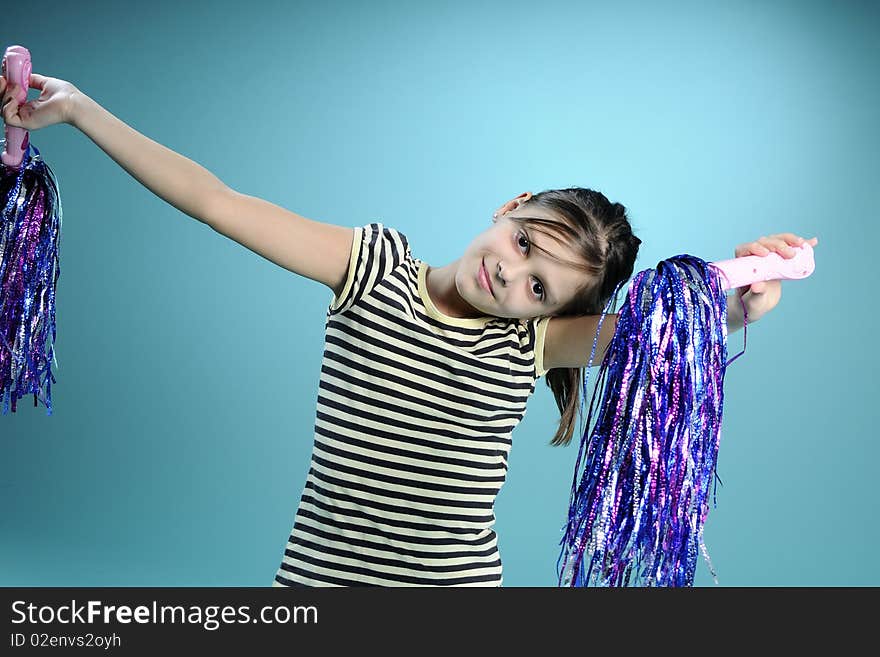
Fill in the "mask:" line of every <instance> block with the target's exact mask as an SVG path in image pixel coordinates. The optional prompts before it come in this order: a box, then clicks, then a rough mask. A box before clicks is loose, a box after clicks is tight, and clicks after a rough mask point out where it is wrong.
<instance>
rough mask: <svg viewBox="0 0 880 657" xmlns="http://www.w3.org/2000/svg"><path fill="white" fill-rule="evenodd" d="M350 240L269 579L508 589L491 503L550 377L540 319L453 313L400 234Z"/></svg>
mask: <svg viewBox="0 0 880 657" xmlns="http://www.w3.org/2000/svg"><path fill="white" fill-rule="evenodd" d="M353 230H354V231H355V239H354V242H353V244H352V252H351V260H350V265H349V271H348V277H347V280H346V284H345V287H344V289H343V291H342V293H341V294H340V295H339V297H338V298H335V297H334V298H333V299H332V300H331V304H330V306H329V308H328V311H327V322H326V327H325V347H324V357H323V361H322V365H321V374H320V383H319V391H318V402H317V410H316V416H315V426H314V445H313V450H312V461H311V467H310V469H309V472H308V475H307V478H306V483H305V486H304V489H303V493H302V498H301V501H300V505H299V509H298V510H297V514H296V519H295V522H294V526H293V530H292V532H291V534H290V538H289V540H288V543H287V546H286V549H285V554H284V557H283V559H282V563H281V566H280V567H279V569H278V571H277V573H276V575H275V582H274V584H275V585H277V586H284V585H288V586H292V585H308V586H352V585H375V586H424V585H428V586H431V585H433V586H439V585H462V586H499V585H501V582H502V570H501V560H500V556H499V552H498V546H497V537H496V535H495V532H494V530H493V529H492V527H493V525H494V523H495V515H494V511H493V506H494V502H495V497H496V496H497V494H498V491H499V490H500V488H501V486H502V485H503V483H504V480H505V476H506V474H507V457H508V453H509V450H510V447H511V432H512V431H513V429H514V427H516V425H517V424H518V423H519V422H520V420H521V419H522V418H523V416H524V414H525V408H526V401H527V399H528V397H529V396H530V395H531V394H532V393H533V392H534V389H535V380H536V378H537V376H538V375H539V374H544V372H543V371H541V354H542V352H543V339H544V332H545V330H546V322H545V321H544V320H541V321H540V322H538V321H535V320H529V321H525V320H522V321H520V320H513V319H504V318H497V317H483V318H476V319H461V318H454V317H449V316H447V315H444V314H442V313H440V312H439V311H438V310H437V308H436V307H435V306H434V304H433V303H432V302H431V299H430V297H429V296H428V294H427V288H426V285H425V275H426V268H427V265H426V264H425V263H424V262H423V261H421V260H418V259H415V258H413V257H412V255H411V253H410V249H409V244H408V242H407V239H406V237H405V236H404V235H403V234H401V233H399V232H398V231H396V230H394V229H393V228H386V227H384V226H383V225H382V224H381V223H371V224H368V225H366V226H362V227H356V228H354V229H353ZM536 345H537V348H536ZM536 352H537V354H538V358H537V359H536V357H535V355H536Z"/></svg>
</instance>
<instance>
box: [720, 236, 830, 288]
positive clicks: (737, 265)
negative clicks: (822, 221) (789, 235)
mask: <svg viewBox="0 0 880 657" xmlns="http://www.w3.org/2000/svg"><path fill="white" fill-rule="evenodd" d="M792 248H793V249H794V250H795V256H794V257H793V258H783V257H782V256H781V255H779V254H778V253H768V254H767V255H765V256H756V255H750V256H743V257H742V258H733V259H731V260H721V261H719V262H712V263H709V264H710V265H712V266H713V267H715V268H716V269H718V271H719V272H720V273H721V280H722V281H723V283H722V287H723V288H724V289H725V290H731V289H733V288H735V287H744V286H746V285H751V284H752V283H758V282H759V281H774V280H777V279H788V280H794V279H799V278H806V277H807V276H809V275H810V274H812V273H813V270H814V269H815V268H816V262H815V260H814V259H813V247H812V246H810V244H809V243H807V242H804V243H803V244H802V245H801V246H800V247H797V246H794V247H792Z"/></svg>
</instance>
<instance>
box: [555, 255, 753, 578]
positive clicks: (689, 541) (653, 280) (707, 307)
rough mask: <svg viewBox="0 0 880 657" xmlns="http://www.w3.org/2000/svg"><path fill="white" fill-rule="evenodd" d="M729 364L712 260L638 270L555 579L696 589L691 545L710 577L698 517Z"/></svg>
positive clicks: (600, 387) (679, 259)
mask: <svg viewBox="0 0 880 657" xmlns="http://www.w3.org/2000/svg"><path fill="white" fill-rule="evenodd" d="M606 311H607V308H606ZM604 314H605V313H604V312H603V319H604ZM597 334H598V331H597ZM594 351H595V350H594ZM739 355H741V354H739ZM739 355H738V356H739ZM738 356H737V357H738ZM591 358H592V356H591ZM732 360H733V359H732ZM732 360H731V361H730V362H732ZM730 362H728V361H727V301H726V296H725V294H724V289H723V287H722V283H721V279H720V276H719V274H718V272H717V271H715V270H714V269H713V268H712V266H711V265H710V264H709V263H707V262H704V261H703V260H700V259H699V258H695V257H693V256H689V255H680V256H676V257H674V258H671V259H669V260H665V261H663V262H660V263H659V265H658V266H657V268H656V270H650V269H649V270H645V271H642V272H639V273H638V274H637V275H636V276H635V277H634V279H633V281H632V283H631V284H630V287H629V290H628V292H627V298H626V300H625V301H624V304H623V306H622V307H621V309H620V311H619V313H618V323H617V328H616V330H615V333H614V336H613V338H612V340H611V343H610V345H609V347H608V349H607V351H606V355H605V358H604V360H603V363H602V365H601V367H600V369H599V374H598V377H597V384H596V387H595V390H594V392H593V396H592V399H591V401H590V408H589V413H588V416H587V423H586V427H587V429H589V427H590V426H591V423H592V425H593V429H592V431H591V432H589V431H585V432H584V434H583V438H582V440H581V444H580V451H579V452H578V458H577V463H576V465H575V476H574V481H573V482H572V492H571V498H570V505H569V514H568V522H567V524H566V526H565V528H564V537H563V538H562V540H561V544H562V549H561V552H560V555H559V560H558V561H557V576H558V579H559V585H560V586H692V585H693V580H694V571H695V569H696V564H697V553H698V551H702V552H703V555H704V557H705V558H706V561H707V563H708V565H709V569H710V571H712V574H713V576H714V570H713V569H712V565H711V562H710V561H709V558H708V552H707V551H706V548H705V545H704V543H703V524H704V522H705V520H706V516H707V514H708V495H709V489H710V486H711V485H712V484H713V483H714V481H715V479H716V474H715V467H716V459H717V454H718V445H719V442H720V439H721V416H722V408H723V400H724V395H723V385H724V374H725V371H726V368H727V366H728V365H729V364H730ZM588 371H589V370H588ZM584 393H585V394H584V398H585V397H586V379H585V381H584ZM600 393H601V394H600ZM597 394H598V395H599V398H598V403H597ZM594 410H595V411H596V414H597V417H596V418H595V422H593V420H594ZM582 462H583V466H581V463H582Z"/></svg>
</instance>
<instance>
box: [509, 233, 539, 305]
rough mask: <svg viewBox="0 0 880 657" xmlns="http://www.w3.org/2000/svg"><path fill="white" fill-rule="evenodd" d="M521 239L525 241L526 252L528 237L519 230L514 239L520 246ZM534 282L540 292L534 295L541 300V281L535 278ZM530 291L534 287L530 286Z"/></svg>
mask: <svg viewBox="0 0 880 657" xmlns="http://www.w3.org/2000/svg"><path fill="white" fill-rule="evenodd" d="M522 240H525V242H526V243H525V247H526V252H528V250H529V248H528V247H529V238H528V236H527V235H526V234H525V233H523V232H520V233H518V234H517V240H516V241H517V244H519V245H520V246H522ZM535 283H536V284H537V286H538V289H539V290H540V293H535V296H536V297H538V299H540V300H541V301H543V300H544V286H543V285H541V281H538V280H536V281H535ZM532 292H533V293H534V292H535V288H532Z"/></svg>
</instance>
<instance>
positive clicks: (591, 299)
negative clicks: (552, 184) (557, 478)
mask: <svg viewBox="0 0 880 657" xmlns="http://www.w3.org/2000/svg"><path fill="white" fill-rule="evenodd" d="M529 207H540V208H542V209H544V210H547V211H548V213H547V214H551V215H553V216H556V217H558V218H559V221H554V220H548V219H545V218H542V217H529V216H523V215H521V214H520V216H517V217H513V216H511V217H509V219H510V220H512V221H516V222H518V223H521V224H525V225H526V226H528V227H529V228H531V229H532V230H535V231H537V232H540V233H543V234H545V235H548V236H550V237H554V238H555V239H557V240H559V241H561V242H564V243H565V244H567V245H568V246H569V248H570V249H571V250H572V251H574V252H575V253H578V254H579V255H580V257H581V260H582V262H579V263H572V262H565V263H564V264H567V265H569V266H572V267H575V268H576V269H580V270H581V271H584V272H588V273H589V274H591V277H590V278H588V279H587V282H585V283H584V285H583V287H581V288H580V289H579V290H578V291H577V292H576V293H575V295H574V297H573V298H572V299H571V300H570V301H569V302H568V303H567V304H565V305H564V306H563V307H562V308H560V309H559V310H557V311H556V312H554V313H553V316H555V317H565V316H572V315H601V314H602V310H603V309H604V308H605V306H606V304H607V303H608V301H609V300H610V299H611V296H612V295H613V294H614V291H615V290H616V289H617V288H618V286H619V285H620V284H622V283H624V282H626V281H627V280H628V279H629V278H630V276H632V273H633V268H634V267H635V261H636V256H637V255H638V252H639V245H640V244H641V243H642V241H641V240H640V239H639V238H638V237H636V236H635V235H634V234H633V232H632V226H631V225H630V223H629V218H628V217H627V216H626V208H625V207H624V206H622V205H621V204H620V203H612V202H611V201H609V200H608V198H607V197H606V196H605V195H604V194H602V193H601V192H597V191H594V190H592V189H585V188H583V187H569V188H567V189H551V190H545V191H543V192H539V193H538V194H535V195H534V196H532V197H531V198H530V199H529V200H528V201H526V202H525V203H523V204H522V205H521V206H520V209H521V210H528V208H529ZM533 246H535V245H533ZM535 248H539V247H537V246H535ZM544 253H545V254H546V255H547V256H548V257H551V258H554V259H555V260H557V261H558V260H559V258H557V257H556V256H554V255H553V254H551V253H547V252H546V251H544ZM609 312H611V311H610V310H609ZM597 364H598V363H594V365H597ZM583 377H584V372H583V368H579V367H578V368H557V369H552V370H548V371H547V373H546V375H545V380H546V381H547V385H548V386H549V387H550V389H551V390H552V391H553V396H554V397H555V398H556V405H557V406H558V407H559V413H560V419H559V427H558V428H557V430H556V435H555V436H553V438H552V439H551V441H550V444H551V445H568V444H569V443H570V442H571V439H572V436H573V435H574V428H575V419H576V417H577V412H578V407H579V406H580V395H579V394H578V393H579V391H580V390H581V389H582V388H583V381H584V379H583Z"/></svg>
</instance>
